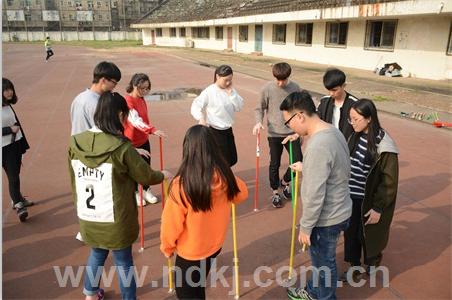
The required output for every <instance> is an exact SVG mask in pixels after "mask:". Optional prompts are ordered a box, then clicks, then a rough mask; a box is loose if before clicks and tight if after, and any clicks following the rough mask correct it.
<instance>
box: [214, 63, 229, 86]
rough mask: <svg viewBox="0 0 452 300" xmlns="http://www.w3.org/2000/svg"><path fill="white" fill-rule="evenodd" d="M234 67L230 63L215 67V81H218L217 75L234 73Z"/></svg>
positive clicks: (222, 75) (223, 75)
mask: <svg viewBox="0 0 452 300" xmlns="http://www.w3.org/2000/svg"><path fill="white" fill-rule="evenodd" d="M232 74H233V72H232V68H231V67H230V66H228V65H221V66H219V67H218V68H216V69H215V73H214V74H213V83H215V82H216V81H217V75H218V76H220V77H226V76H229V75H232Z"/></svg>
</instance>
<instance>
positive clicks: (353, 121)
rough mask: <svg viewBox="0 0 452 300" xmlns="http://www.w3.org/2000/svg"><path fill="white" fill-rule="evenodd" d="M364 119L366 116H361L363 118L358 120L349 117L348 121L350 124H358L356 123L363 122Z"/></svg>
mask: <svg viewBox="0 0 452 300" xmlns="http://www.w3.org/2000/svg"><path fill="white" fill-rule="evenodd" d="M362 120H364V118H361V119H358V120H352V119H350V118H348V119H347V122H348V124H350V125H356V124H358V123H359V122H361V121H362Z"/></svg>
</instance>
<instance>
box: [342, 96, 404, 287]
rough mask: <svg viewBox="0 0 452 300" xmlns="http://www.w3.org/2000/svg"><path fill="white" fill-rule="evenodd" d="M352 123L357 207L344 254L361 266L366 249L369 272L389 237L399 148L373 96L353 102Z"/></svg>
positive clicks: (352, 192)
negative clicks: (385, 126) (378, 110)
mask: <svg viewBox="0 0 452 300" xmlns="http://www.w3.org/2000/svg"><path fill="white" fill-rule="evenodd" d="M349 123H350V124H351V125H352V126H353V130H354V131H355V132H354V133H353V134H352V135H351V137H350V140H349V149H350V159H351V176H350V181H349V187H350V195H351V198H352V202H353V211H352V217H351V219H350V227H349V228H348V229H347V230H346V231H345V235H344V238H345V239H344V255H345V261H346V262H348V263H350V266H351V267H357V266H361V252H362V251H363V252H364V264H365V265H366V266H367V269H366V270H367V273H369V272H371V271H374V270H375V267H377V266H379V265H380V262H381V259H382V257H383V254H382V251H383V250H384V248H385V247H386V245H387V243H388V239H389V229H390V225H391V221H392V217H393V215H394V209H395V204H396V198H397V186H398V178H399V163H398V153H399V151H398V150H397V146H396V145H395V143H394V141H393V140H392V138H391V137H390V136H389V134H388V133H387V132H386V131H385V130H384V129H383V128H382V127H381V126H380V122H379V120H378V114H377V109H376V107H375V105H374V103H373V102H372V101H371V100H368V99H360V100H358V101H357V102H355V103H353V105H352V107H351V109H350V118H349ZM352 270H353V271H352V276H353V277H355V276H359V275H361V274H360V272H359V268H353V269H352ZM342 279H343V280H345V279H346V277H345V276H343V278H342Z"/></svg>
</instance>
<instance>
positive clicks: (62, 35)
mask: <svg viewBox="0 0 452 300" xmlns="http://www.w3.org/2000/svg"><path fill="white" fill-rule="evenodd" d="M46 36H50V39H51V40H53V41H61V40H63V41H92V40H99V41H108V40H113V41H122V40H136V41H138V40H141V39H142V33H141V32H138V31H111V32H109V31H95V32H94V34H93V32H92V31H83V32H77V31H62V32H59V31H52V32H45V33H44V32H42V31H29V32H25V31H17V32H11V33H8V32H3V33H2V40H3V42H8V41H14V40H15V38H14V37H16V38H17V41H43V40H44V38H45V37H46Z"/></svg>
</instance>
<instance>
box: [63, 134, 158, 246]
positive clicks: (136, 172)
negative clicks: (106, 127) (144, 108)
mask: <svg viewBox="0 0 452 300" xmlns="http://www.w3.org/2000/svg"><path fill="white" fill-rule="evenodd" d="M69 169H70V176H71V183H72V191H73V196H74V202H75V205H76V208H77V216H78V217H79V223H80V233H81V235H82V237H83V240H84V241H85V243H86V244H88V245H89V246H91V247H93V248H102V249H109V250H119V249H124V248H126V247H129V246H130V245H132V244H133V242H135V240H136V239H137V238H138V232H139V226H138V211H137V204H136V201H135V185H136V182H138V183H139V184H142V185H152V184H158V183H160V182H162V180H163V178H164V176H163V174H162V173H161V172H159V171H153V170H152V169H151V168H150V167H149V165H148V164H147V163H146V162H145V161H144V160H143V159H142V158H141V156H140V155H139V154H138V152H137V151H136V150H135V148H134V147H133V146H132V144H131V143H130V142H129V141H127V140H126V139H120V138H118V137H115V136H113V135H110V134H106V133H103V132H101V131H100V130H98V129H92V130H89V131H85V132H83V133H80V134H77V135H74V136H72V137H71V141H70V147H69Z"/></svg>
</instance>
